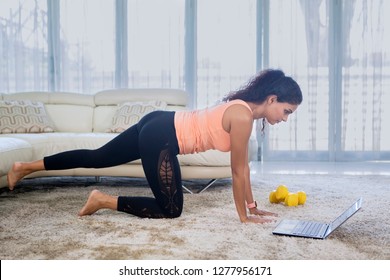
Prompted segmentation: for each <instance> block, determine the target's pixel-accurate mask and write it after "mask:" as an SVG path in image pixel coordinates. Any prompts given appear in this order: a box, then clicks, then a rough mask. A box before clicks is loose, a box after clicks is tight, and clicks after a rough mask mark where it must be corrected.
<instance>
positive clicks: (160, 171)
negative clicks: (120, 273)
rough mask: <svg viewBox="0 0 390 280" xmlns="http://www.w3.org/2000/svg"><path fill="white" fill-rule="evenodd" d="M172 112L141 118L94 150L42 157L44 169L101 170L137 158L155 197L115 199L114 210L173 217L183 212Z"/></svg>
mask: <svg viewBox="0 0 390 280" xmlns="http://www.w3.org/2000/svg"><path fill="white" fill-rule="evenodd" d="M174 115H175V113H174V112H166V111H156V112H152V113H150V114H148V115H146V116H145V117H143V118H142V119H141V120H140V121H139V123H138V124H136V125H134V126H132V127H130V128H128V129H127V130H125V131H124V132H122V133H121V134H119V135H118V136H116V137H115V138H114V139H112V140H111V141H110V142H108V143H107V144H105V145H104V146H102V147H100V148H99V149H96V150H85V149H83V150H73V151H67V152H63V153H59V154H55V155H52V156H49V157H45V158H44V165H45V169H46V170H61V169H70V168H78V167H84V168H104V167H110V166H116V165H120V164H125V163H127V162H130V161H133V160H136V159H141V160H142V166H143V169H144V172H145V175H146V179H147V180H148V183H149V185H150V188H151V189H152V192H153V194H154V197H155V198H149V197H127V196H126V197H124V196H120V197H119V198H118V211H122V212H126V213H130V214H133V215H136V216H138V217H143V218H176V217H179V216H180V215H181V212H182V210H183V190H182V184H181V173H180V166H179V162H178V160H177V157H176V155H177V154H178V153H179V147H178V143H177V139H176V131H175V127H174Z"/></svg>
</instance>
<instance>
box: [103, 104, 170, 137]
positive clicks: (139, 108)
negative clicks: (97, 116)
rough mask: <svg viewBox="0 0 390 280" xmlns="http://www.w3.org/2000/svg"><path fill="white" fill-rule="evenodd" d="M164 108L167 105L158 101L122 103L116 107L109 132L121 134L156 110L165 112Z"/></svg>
mask: <svg viewBox="0 0 390 280" xmlns="http://www.w3.org/2000/svg"><path fill="white" fill-rule="evenodd" d="M166 107H167V103H166V102H165V101H159V100H155V101H149V102H125V103H122V104H120V105H119V106H118V109H117V111H116V113H115V115H114V117H113V119H112V127H111V129H110V130H109V132H115V133H120V132H123V131H125V130H126V129H127V128H129V127H130V126H132V125H134V124H136V123H138V122H139V120H140V119H141V118H142V117H143V116H145V115H146V114H148V113H150V112H153V111H157V110H165V109H166Z"/></svg>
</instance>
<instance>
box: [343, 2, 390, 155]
mask: <svg viewBox="0 0 390 280" xmlns="http://www.w3.org/2000/svg"><path fill="white" fill-rule="evenodd" d="M342 3H343V11H344V16H345V18H344V22H343V27H344V28H343V38H344V40H345V41H344V44H343V47H344V48H343V51H344V53H343V54H344V56H343V61H342V62H343V63H342V92H343V95H342V97H343V98H342V120H341V122H342V125H341V127H342V130H341V151H343V152H344V153H343V155H344V157H348V158H350V157H352V158H355V157H358V158H363V159H364V158H373V159H380V158H381V154H380V152H381V151H390V129H389V126H388V125H387V121H388V120H389V119H390V111H389V110H388V107H389V106H390V40H389V38H390V18H389V12H390V2H389V1H380V0H376V1H362V0H360V1H357V0H356V1H343V2H342ZM367 152H371V154H369V153H367Z"/></svg>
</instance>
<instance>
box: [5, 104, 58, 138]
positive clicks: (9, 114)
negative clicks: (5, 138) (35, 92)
mask: <svg viewBox="0 0 390 280" xmlns="http://www.w3.org/2000/svg"><path fill="white" fill-rule="evenodd" d="M41 132H54V128H53V125H52V122H51V120H50V119H49V117H48V115H47V113H46V109H45V106H44V105H43V103H42V102H40V101H31V100H4V101H0V133H2V134H8V133H41Z"/></svg>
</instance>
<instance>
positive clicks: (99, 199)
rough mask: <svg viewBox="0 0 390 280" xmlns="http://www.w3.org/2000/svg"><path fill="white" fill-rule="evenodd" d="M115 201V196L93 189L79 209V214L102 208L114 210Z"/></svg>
mask: <svg viewBox="0 0 390 280" xmlns="http://www.w3.org/2000/svg"><path fill="white" fill-rule="evenodd" d="M117 202H118V198H117V197H114V196H111V195H108V194H105V193H102V192H100V191H98V190H93V191H92V192H91V193H90V195H89V197H88V200H87V202H86V203H85V205H84V207H83V208H82V209H81V210H80V212H79V216H80V217H81V216H85V215H92V214H93V213H95V212H96V211H98V210H100V209H103V208H106V209H111V210H116V209H117Z"/></svg>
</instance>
